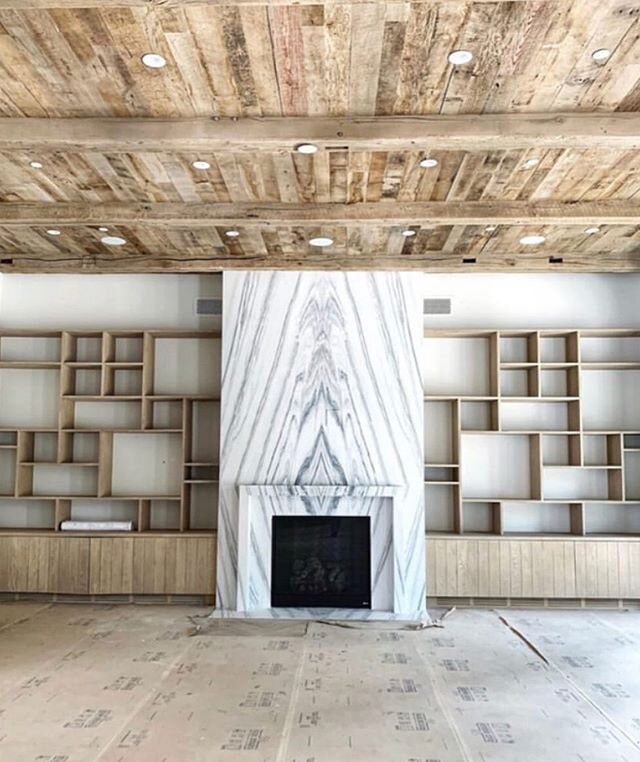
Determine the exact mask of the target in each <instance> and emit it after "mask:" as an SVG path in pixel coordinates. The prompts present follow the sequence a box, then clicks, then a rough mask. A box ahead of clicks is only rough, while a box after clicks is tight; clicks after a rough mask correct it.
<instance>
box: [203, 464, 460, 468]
mask: <svg viewBox="0 0 640 762" xmlns="http://www.w3.org/2000/svg"><path fill="white" fill-rule="evenodd" d="M193 465H197V464H193ZM216 465H217V464H216ZM424 467H425V468H459V467H460V464H459V463H425V464H424Z"/></svg>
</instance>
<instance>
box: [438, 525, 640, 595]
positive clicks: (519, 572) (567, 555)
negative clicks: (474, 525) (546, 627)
mask: <svg viewBox="0 0 640 762" xmlns="http://www.w3.org/2000/svg"><path fill="white" fill-rule="evenodd" d="M427 595H428V596H440V597H478V598H553V599H562V598H570V599H575V598H608V599H625V598H627V599H633V598H640V540H638V539H635V538H634V539H628V540H626V539H619V538H615V539H613V538H612V539H602V540H601V539H589V540H570V539H560V538H531V539H527V538H506V537H505V538H491V539H489V538H487V539H485V538H478V539H476V538H455V537H435V536H430V537H428V538H427Z"/></svg>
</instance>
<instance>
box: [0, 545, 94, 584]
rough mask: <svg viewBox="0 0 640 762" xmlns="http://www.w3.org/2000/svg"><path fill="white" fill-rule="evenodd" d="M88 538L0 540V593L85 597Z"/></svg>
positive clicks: (87, 580)
mask: <svg viewBox="0 0 640 762" xmlns="http://www.w3.org/2000/svg"><path fill="white" fill-rule="evenodd" d="M89 543H90V540H89V538H88V537H47V536H35V537H30V536H27V535H18V536H2V537H0V591H2V592H8V593H68V594H86V593H87V592H88V590H89Z"/></svg>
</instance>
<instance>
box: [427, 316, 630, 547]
mask: <svg viewBox="0 0 640 762" xmlns="http://www.w3.org/2000/svg"><path fill="white" fill-rule="evenodd" d="M425 353H426V354H425V366H426V373H425V389H424V391H425V400H426V402H425V443H426V445H425V449H426V464H425V484H426V487H425V496H426V500H427V510H426V515H427V531H428V532H435V533H442V532H445V533H456V534H463V535H466V534H485V535H526V536H530V535H532V536H539V537H544V536H556V535H568V536H590V535H608V536H611V535H616V534H621V535H625V536H628V535H629V534H634V533H635V534H638V533H640V405H638V403H637V389H638V388H640V331H638V330H626V329H611V330H594V329H586V330H582V329H531V330H529V329H515V330H514V329H508V330H497V329H496V330H485V329H482V330H469V331H465V330H460V329H458V330H452V331H447V330H427V331H426V332H425ZM609 519H610V521H609Z"/></svg>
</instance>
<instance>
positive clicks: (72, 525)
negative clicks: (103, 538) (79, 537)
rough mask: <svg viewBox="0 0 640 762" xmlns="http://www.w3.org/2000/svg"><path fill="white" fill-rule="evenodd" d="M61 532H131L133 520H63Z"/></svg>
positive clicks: (133, 527)
mask: <svg viewBox="0 0 640 762" xmlns="http://www.w3.org/2000/svg"><path fill="white" fill-rule="evenodd" d="M60 529H61V530H62V531H63V532H133V530H134V529H135V526H134V523H133V521H63V522H62V523H61V524H60Z"/></svg>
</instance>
